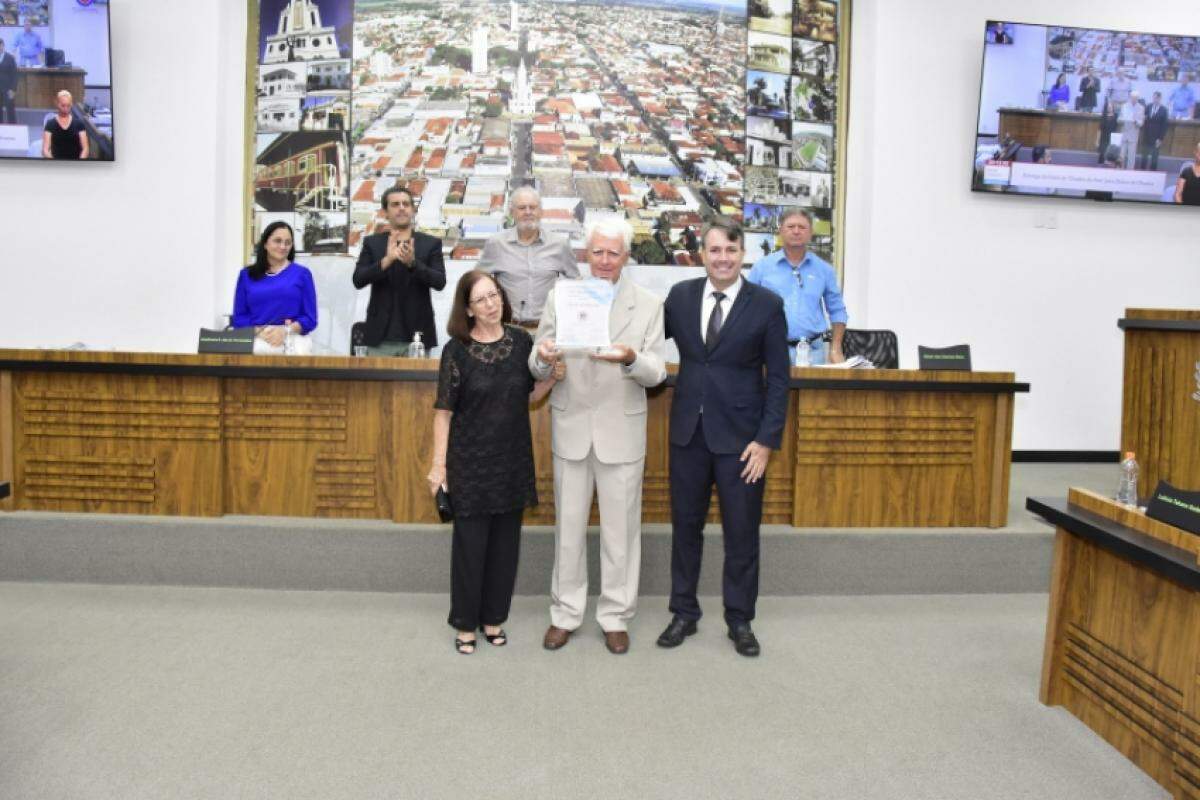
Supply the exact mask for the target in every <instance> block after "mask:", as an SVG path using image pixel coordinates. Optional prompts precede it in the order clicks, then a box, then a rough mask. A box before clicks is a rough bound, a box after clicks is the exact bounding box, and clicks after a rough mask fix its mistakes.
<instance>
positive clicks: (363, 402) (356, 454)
mask: <svg viewBox="0 0 1200 800" xmlns="http://www.w3.org/2000/svg"><path fill="white" fill-rule="evenodd" d="M352 395H359V397H358V399H357V401H356V403H355V408H354V411H357V412H359V413H357V414H356V413H352V409H351V400H350V398H351V396H352ZM381 395H382V389H381V387H378V386H372V385H369V384H359V383H354V382H346V381H316V380H280V379H257V378H255V379H242V378H227V379H226V380H225V386H224V396H223V405H222V407H223V411H224V423H225V424H224V436H225V493H226V506H225V510H226V513H229V514H264V515H275V516H304V517H313V516H332V517H362V518H378V516H379V513H380V504H379V493H378V492H377V491H376V487H375V484H374V482H367V481H366V480H365V479H366V478H369V477H371V476H372V474H373V473H374V471H375V469H376V461H377V451H378V447H377V446H374V445H372V444H371V440H372V438H375V439H377V438H378V435H379V434H378V431H379V428H380V425H379V422H378V417H379V414H380V411H381V410H382V409H381V406H382V402H381V400H380V396H381ZM371 400H375V401H376V402H375V404H374V406H372V403H371ZM371 408H376V409H380V410H379V411H375V412H374V413H370V412H369V409H371Z"/></svg>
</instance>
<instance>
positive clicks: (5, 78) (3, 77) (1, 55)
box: [0, 39, 17, 125]
mask: <svg viewBox="0 0 1200 800" xmlns="http://www.w3.org/2000/svg"><path fill="white" fill-rule="evenodd" d="M16 97H17V60H16V59H15V58H13V55H12V53H9V52H6V51H5V49H4V40H3V39H0V125H16V124H17V105H16Z"/></svg>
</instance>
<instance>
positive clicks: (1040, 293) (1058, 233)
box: [846, 0, 1200, 450]
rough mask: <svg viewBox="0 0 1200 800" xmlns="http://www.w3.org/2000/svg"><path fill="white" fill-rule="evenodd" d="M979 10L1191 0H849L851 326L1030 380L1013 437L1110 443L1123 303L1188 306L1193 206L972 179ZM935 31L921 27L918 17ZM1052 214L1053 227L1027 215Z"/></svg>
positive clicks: (1188, 14)
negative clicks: (975, 188)
mask: <svg viewBox="0 0 1200 800" xmlns="http://www.w3.org/2000/svg"><path fill="white" fill-rule="evenodd" d="M986 19H1009V20H1020V21H1023V22H1030V23H1042V24H1049V25H1054V24H1066V25H1078V26H1084V27H1097V28H1118V29H1126V30H1156V31H1179V32H1181V33H1188V34H1195V33H1197V32H1200V6H1197V5H1195V4H1193V3H1155V4H1149V5H1146V4H1131V3H1127V2H1123V1H1117V0H1062V1H1061V2H1058V3H1053V4H1045V3H1042V2H1037V0H1005V2H983V3H963V2H960V0H905V2H902V3H899V2H895V0H855V2H854V25H855V30H854V34H853V45H852V48H853V49H852V56H851V59H852V76H851V87H852V88H851V105H850V141H849V147H848V154H847V159H848V160H847V164H848V169H849V173H850V174H849V180H848V189H849V191H850V192H851V201H850V203H849V205H848V207H847V211H848V214H849V218H848V219H847V223H846V226H847V236H848V241H847V247H846V258H847V262H846V263H847V268H846V289H847V304H848V306H849V310H850V315H851V316H850V318H851V324H852V325H854V326H864V327H871V328H890V329H893V330H895V331H896V332H897V333H898V335H899V337H900V346H901V364H902V366H906V367H914V366H916V348H917V345H918V344H925V345H948V344H955V343H959V342H969V343H970V344H971V350H972V356H973V360H974V364H975V367H976V369H979V370H1011V371H1015V372H1016V373H1017V377H1018V379H1019V380H1022V381H1029V382H1030V383H1032V393H1031V394H1029V395H1025V396H1021V397H1019V399H1018V402H1017V412H1016V421H1015V430H1014V442H1013V446H1014V447H1015V448H1018V449H1048V450H1060V449H1061V450H1113V449H1116V448H1117V447H1118V446H1119V437H1120V422H1121V370H1122V338H1121V332H1120V330H1119V329H1118V328H1117V326H1116V321H1117V319H1118V318H1119V317H1121V316H1123V311H1124V309H1125V308H1126V307H1142V306H1149V307H1162V308H1197V307H1200V263H1198V262H1200V256H1198V253H1200V250H1198V248H1197V244H1196V243H1197V234H1196V231H1197V230H1200V216H1197V214H1196V210H1195V209H1190V208H1175V207H1146V206H1141V205H1131V204H1100V203H1091V202H1085V201H1082V200H1079V201H1068V200H1054V199H1039V198H1030V197H1005V196H1000V195H993V194H972V193H971V192H970V191H969V186H970V180H971V160H972V150H973V143H974V133H975V122H976V112H977V104H978V100H979V78H980V75H979V69H980V49H981V47H982V35H983V23H984V20H986ZM933 31H936V35H933V36H931V32H933ZM1047 215H1050V216H1053V217H1055V218H1056V221H1057V228H1056V229H1053V230H1050V229H1045V228H1038V227H1035V222H1037V221H1039V218H1040V219H1042V220H1044V218H1045V217H1046V216H1047Z"/></svg>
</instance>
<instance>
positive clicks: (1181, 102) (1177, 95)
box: [1171, 84, 1196, 119]
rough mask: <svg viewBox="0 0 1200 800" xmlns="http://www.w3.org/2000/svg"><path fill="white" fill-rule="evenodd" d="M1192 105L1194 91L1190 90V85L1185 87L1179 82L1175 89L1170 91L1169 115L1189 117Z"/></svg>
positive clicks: (1194, 103) (1194, 95) (1193, 102)
mask: <svg viewBox="0 0 1200 800" xmlns="http://www.w3.org/2000/svg"><path fill="white" fill-rule="evenodd" d="M1194 105H1196V93H1195V92H1193V91H1192V87H1191V86H1186V87H1185V86H1183V85H1182V84H1180V85H1179V86H1178V87H1177V88H1176V89H1175V91H1173V92H1171V116H1173V117H1183V118H1185V119H1186V118H1190V117H1191V116H1192V106H1194Z"/></svg>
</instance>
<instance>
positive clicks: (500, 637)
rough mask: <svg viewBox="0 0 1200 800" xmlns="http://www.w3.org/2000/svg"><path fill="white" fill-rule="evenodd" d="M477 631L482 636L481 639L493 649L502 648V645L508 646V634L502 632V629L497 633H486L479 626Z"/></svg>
mask: <svg viewBox="0 0 1200 800" xmlns="http://www.w3.org/2000/svg"><path fill="white" fill-rule="evenodd" d="M479 631H480V633H482V634H483V638H485V639H487V640H488V644H490V645H492V646H493V647H504V645H506V644H508V634H507V633H505V632H504V628H501V629H500V632H499V633H488V632H487V631H486V630H484V629H483V626H482V625H480V626H479Z"/></svg>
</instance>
